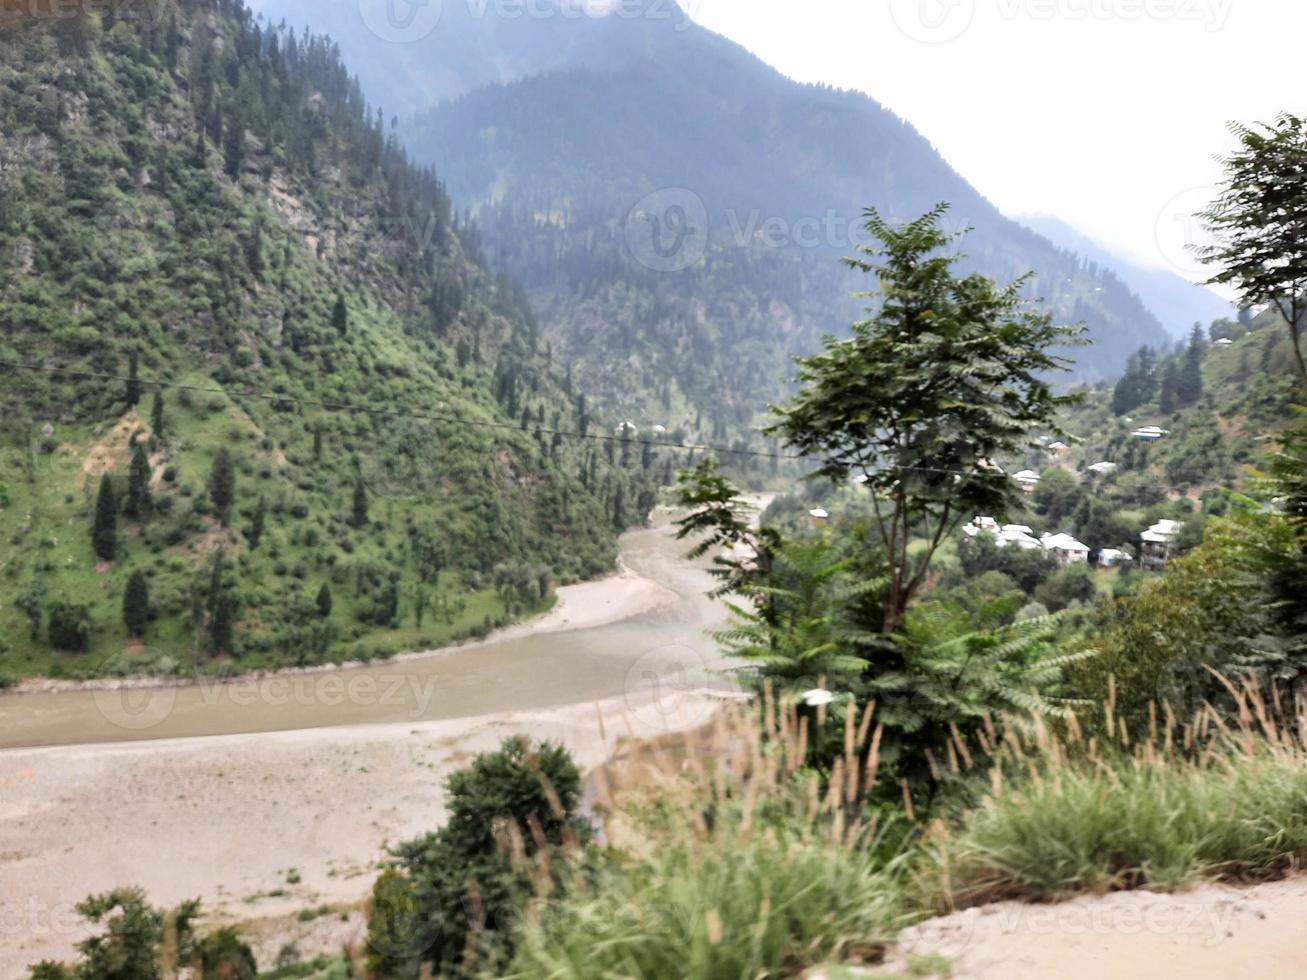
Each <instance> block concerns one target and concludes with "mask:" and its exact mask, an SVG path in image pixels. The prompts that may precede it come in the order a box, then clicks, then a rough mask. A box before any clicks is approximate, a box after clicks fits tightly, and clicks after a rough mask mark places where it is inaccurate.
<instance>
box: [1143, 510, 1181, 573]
mask: <svg viewBox="0 0 1307 980" xmlns="http://www.w3.org/2000/svg"><path fill="white" fill-rule="evenodd" d="M1183 528H1184V523H1183V522H1181V521H1158V522H1157V523H1156V524H1154V525H1153V526H1152V527H1150V528H1149V529H1148V530H1147V531H1145V532H1144V533H1143V534H1141V535H1140V536H1139V537H1140V549H1139V564H1140V566H1141V567H1142V568H1143V569H1144V570H1145V571H1149V572H1160V571H1162V570H1163V569H1164V568H1166V566H1167V564H1168V563H1169V562H1170V560H1171V545H1172V543H1173V542H1174V541H1175V538H1176V536H1177V535H1179V533H1180V531H1181V530H1182V529H1183Z"/></svg>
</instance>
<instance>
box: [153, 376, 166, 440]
mask: <svg viewBox="0 0 1307 980" xmlns="http://www.w3.org/2000/svg"><path fill="white" fill-rule="evenodd" d="M165 425H166V421H165V419H164V417H163V389H162V388H160V389H159V390H157V391H155V393H154V403H153V404H152V405H151V406H150V433H151V435H152V437H153V438H154V441H155V442H156V443H158V442H161V441H162V440H163V430H164V427H165Z"/></svg>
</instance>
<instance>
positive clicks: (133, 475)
mask: <svg viewBox="0 0 1307 980" xmlns="http://www.w3.org/2000/svg"><path fill="white" fill-rule="evenodd" d="M152 504H153V502H152V500H151V494H150V460H149V458H148V457H147V456H146V455H145V447H144V446H142V445H141V444H140V443H139V442H138V443H137V444H136V447H135V449H134V450H133V451H132V466H131V470H130V472H129V473H128V476H127V503H126V506H125V507H124V508H123V509H124V512H125V513H126V514H127V516H128V517H130V518H132V519H133V520H138V521H139V520H143V519H144V518H145V516H146V515H147V514H149V512H150V508H151V506H152Z"/></svg>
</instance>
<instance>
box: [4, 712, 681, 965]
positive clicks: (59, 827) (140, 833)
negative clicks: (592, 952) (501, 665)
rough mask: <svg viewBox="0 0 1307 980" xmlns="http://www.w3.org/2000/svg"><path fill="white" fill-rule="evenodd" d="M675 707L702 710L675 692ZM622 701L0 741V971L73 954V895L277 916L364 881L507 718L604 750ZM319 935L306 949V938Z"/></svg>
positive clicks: (345, 897) (345, 928)
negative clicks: (158, 736)
mask: <svg viewBox="0 0 1307 980" xmlns="http://www.w3.org/2000/svg"><path fill="white" fill-rule="evenodd" d="M684 707H685V709H686V710H685V714H684V723H685V725H686V727H691V726H693V725H696V724H698V723H700V722H701V721H702V719H703V708H704V706H703V705H695V704H693V703H691V702H689V701H687V702H685V704H684ZM627 710H628V706H627V704H626V703H625V701H624V700H619V701H614V702H607V703H603V704H599V705H578V706H574V707H569V708H561V709H553V710H547V711H540V712H523V713H515V714H510V715H506V716H500V717H493V718H491V717H487V718H471V719H460V720H457V721H443V722H430V723H423V724H419V725H414V726H395V725H383V726H368V727H363V726H360V727H355V728H337V729H321V730H311V731H296V732H284V733H277V734H260V735H234V736H223V737H219V738H210V739H178V740H173V741H156V742H144V743H131V744H117V745H95V746H85V747H73V748H50V749H29V750H12V751H9V752H5V753H3V755H2V756H0V793H2V794H3V796H2V797H0V799H3V811H2V813H0V909H2V910H3V916H0V977H4V978H9V977H17V976H22V975H24V969H23V968H24V967H25V966H26V965H28V964H30V963H32V962H33V961H35V960H38V959H41V958H46V957H55V958H63V957H68V956H70V955H71V954H72V951H73V944H74V943H75V942H76V941H77V940H79V939H80V938H82V936H83V935H84V933H83V930H82V928H81V925H80V923H78V921H77V917H76V915H75V914H74V912H73V910H72V909H73V905H74V904H75V903H76V902H77V901H79V900H81V899H82V898H83V897H84V896H86V895H87V894H88V893H92V892H98V891H104V890H107V889H110V888H114V887H118V886H124V885H132V884H135V885H140V886H142V887H144V888H145V889H146V890H147V891H148V893H149V895H150V898H151V900H152V902H153V903H155V904H156V905H166V906H172V905H175V904H176V903H178V902H180V901H182V900H184V899H186V898H191V897H202V898H203V900H204V903H205V907H206V908H207V909H208V910H209V911H210V912H211V913H212V914H213V916H214V918H213V920H212V921H231V920H250V919H266V918H270V919H283V917H287V918H285V919H283V921H282V922H281V924H280V925H279V926H278V927H277V928H274V929H270V930H268V931H269V932H276V933H278V935H277V936H276V938H275V940H269V941H268V942H269V947H268V948H267V949H264V950H262V952H264V953H265V956H264V957H261V958H260V962H261V963H270V962H271V958H272V956H273V955H275V952H276V950H275V949H272V948H271V946H272V945H274V944H276V943H279V942H281V941H284V939H285V936H284V934H282V929H283V927H285V926H287V925H290V924H294V923H297V922H298V918H297V916H298V913H299V912H300V911H301V910H303V909H306V908H316V907H318V906H321V905H323V904H328V905H333V906H350V905H353V904H356V903H358V902H360V901H361V900H362V899H363V898H365V897H366V895H367V893H368V891H369V889H370V887H371V883H372V880H373V878H375V871H376V868H377V865H378V863H379V862H380V861H381V860H383V859H384V857H385V847H386V845H387V844H391V843H395V842H398V841H401V840H405V839H408V838H410V837H414V836H417V835H420V834H422V833H424V832H426V831H429V830H432V829H434V828H435V827H437V826H439V825H440V823H441V822H442V820H443V818H444V803H445V800H444V793H443V790H442V782H443V779H444V776H445V775H446V774H447V773H449V772H450V771H452V770H454V769H456V768H458V767H460V766H462V765H464V764H466V762H467V761H468V760H469V759H470V758H471V757H472V756H474V755H475V754H476V753H478V752H482V751H486V750H488V749H493V748H494V747H496V746H497V745H498V744H499V743H500V741H501V740H502V739H503V738H505V737H506V736H508V735H509V734H516V733H522V734H528V735H530V736H532V737H533V738H537V739H550V740H553V741H555V742H560V743H562V744H564V745H565V746H567V748H568V749H569V750H571V752H572V753H573V755H574V757H575V758H576V760H577V762H578V764H579V765H580V766H582V767H583V768H590V767H593V766H595V765H598V764H599V763H601V762H602V761H603V760H604V759H605V758H606V757H607V756H608V755H609V753H610V752H611V750H612V748H613V747H614V745H615V744H616V742H617V740H618V739H619V738H620V737H623V736H624V735H626V734H628V733H629V732H630V731H631V730H632V726H631V724H630V721H629V719H627V718H626V717H625V712H626V711H627ZM360 921H361V919H360V917H359V916H358V915H357V914H355V915H354V916H353V918H352V919H351V920H350V921H349V922H346V923H342V922H341V921H340V916H339V915H338V914H332V915H327V916H324V917H322V918H321V919H319V920H316V921H315V922H313V923H311V924H309V925H308V926H307V927H303V928H299V931H300V932H303V933H304V934H305V935H304V936H301V937H300V947H301V952H305V953H309V952H311V951H315V947H319V948H320V947H323V946H325V947H326V948H333V947H334V948H339V944H340V943H341V942H343V941H346V940H348V939H350V938H351V937H352V938H354V939H357V938H358V934H360V933H361V928H360V926H359V923H360ZM317 951H320V949H319V950H317Z"/></svg>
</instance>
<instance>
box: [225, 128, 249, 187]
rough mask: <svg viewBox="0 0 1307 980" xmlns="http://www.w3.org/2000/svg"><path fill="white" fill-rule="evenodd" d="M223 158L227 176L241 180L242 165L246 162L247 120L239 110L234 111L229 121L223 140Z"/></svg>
mask: <svg viewBox="0 0 1307 980" xmlns="http://www.w3.org/2000/svg"><path fill="white" fill-rule="evenodd" d="M222 158H223V169H225V170H226V171H227V176H228V177H230V178H231V179H232V180H239V179H240V175H241V167H242V165H243V164H244V163H245V122H244V120H243V119H242V118H241V115H240V113H239V112H237V113H234V114H233V115H232V117H231V119H230V120H229V121H228V124H227V132H226V135H225V136H224V138H223V142H222Z"/></svg>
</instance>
